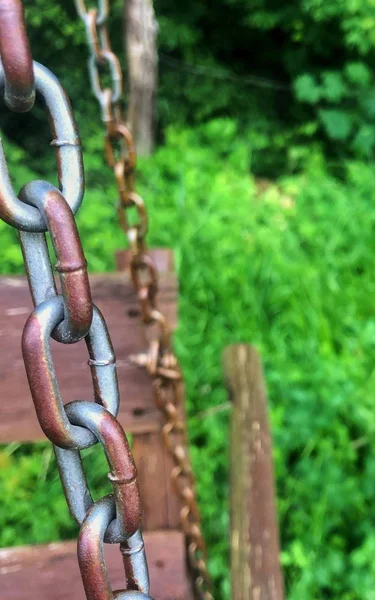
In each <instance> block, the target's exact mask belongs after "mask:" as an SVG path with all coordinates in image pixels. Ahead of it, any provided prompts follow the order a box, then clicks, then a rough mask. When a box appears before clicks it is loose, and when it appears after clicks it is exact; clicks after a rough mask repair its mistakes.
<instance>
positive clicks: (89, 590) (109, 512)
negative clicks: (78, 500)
mask: <svg viewBox="0 0 375 600" xmlns="http://www.w3.org/2000/svg"><path fill="white" fill-rule="evenodd" d="M115 514H116V508H115V502H114V499H113V497H112V496H105V497H104V498H102V499H101V500H99V501H98V502H95V504H94V505H93V506H92V508H91V509H90V510H89V511H88V513H87V516H86V518H85V520H84V521H83V523H82V525H81V529H80V532H79V538H78V561H79V566H80V569H81V576H82V581H83V585H84V588H85V591H86V596H87V598H90V600H113V599H114V598H121V599H123V600H125V599H128V600H132V599H133V598H134V600H136V599H137V600H142V599H144V600H152V599H151V598H150V596H149V595H148V592H149V578H148V569H147V563H146V559H145V554H144V552H142V551H140V552H139V553H138V557H137V561H136V562H137V564H136V570H137V575H136V581H137V591H133V590H132V589H131V588H129V587H128V582H127V589H129V591H125V590H121V591H117V592H113V591H112V588H111V585H110V582H109V577H108V572H107V568H106V564H105V557H104V549H103V546H104V536H105V532H106V531H107V529H108V527H109V525H110V523H111V522H112V521H113V519H114V517H115ZM133 539H134V540H133ZM139 546H143V540H142V535H141V533H140V532H139V531H138V532H136V533H135V535H134V536H132V538H129V540H128V544H127V548H131V549H132V548H134V549H135V550H136V548H137V547H139ZM134 565H135V563H134V561H132V565H131V567H132V568H131V569H130V572H129V573H128V572H127V571H126V569H127V567H128V566H129V565H128V563H127V561H124V567H125V577H126V579H127V580H128V577H129V579H130V578H133V581H134V576H135V575H134V570H133V567H134Z"/></svg>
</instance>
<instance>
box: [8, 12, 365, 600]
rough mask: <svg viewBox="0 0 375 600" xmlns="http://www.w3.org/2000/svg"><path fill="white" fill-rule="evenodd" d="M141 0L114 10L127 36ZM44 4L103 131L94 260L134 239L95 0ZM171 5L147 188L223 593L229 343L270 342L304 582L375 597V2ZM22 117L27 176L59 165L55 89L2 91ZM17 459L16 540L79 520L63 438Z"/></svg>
mask: <svg viewBox="0 0 375 600" xmlns="http://www.w3.org/2000/svg"><path fill="white" fill-rule="evenodd" d="M121 4H122V3H121V2H120V0H115V1H114V2H113V5H114V6H113V16H112V21H111V29H112V35H113V40H114V47H115V49H116V50H117V51H121V49H122V43H123V40H122V29H121V26H119V23H120V22H121V18H122V17H121V11H122V7H121ZM25 6H26V9H27V17H28V23H29V32H30V38H31V43H32V47H33V53H34V57H35V58H36V59H37V60H39V61H41V62H43V63H44V64H46V65H47V66H48V67H49V68H51V69H52V70H53V71H54V72H55V73H56V75H57V76H58V77H59V78H60V79H61V81H62V82H63V83H64V86H65V87H66V89H67V91H68V94H69V96H70V98H71V100H72V104H73V107H74V111H75V115H76V118H77V121H78V125H79V130H80V133H81V136H82V139H83V144H84V151H85V167H86V179H87V192H86V198H85V202H84V204H83V207H82V210H81V211H80V213H79V216H78V224H79V229H80V232H81V235H82V239H83V244H84V248H85V253H86V257H87V259H88V263H89V267H90V269H91V270H92V271H105V270H111V269H113V268H114V260H113V252H114V250H116V249H118V248H120V247H122V246H123V244H124V241H123V237H122V233H121V231H120V230H119V228H118V226H117V222H116V211H115V206H116V202H117V198H116V193H115V189H114V187H113V181H112V177H111V174H110V173H109V171H108V170H107V168H106V167H105V165H104V163H103V157H102V144H103V140H102V133H101V123H100V122H99V118H98V108H97V106H96V103H95V101H94V100H93V98H92V96H91V92H90V90H89V86H88V84H87V75H86V64H85V61H86V59H87V50H86V46H85V38H84V31H83V27H82V25H81V24H80V23H79V22H78V21H77V18H76V16H75V11H74V7H73V2H68V3H67V2H64V3H55V4H53V3H51V2H50V0H35V1H34V2H31V0H27V1H26V2H25ZM155 8H156V12H157V16H158V20H159V25H160V32H159V49H160V86H159V93H158V142H159V147H158V149H157V151H156V152H155V154H154V156H153V157H151V158H150V159H148V160H142V161H140V163H139V173H138V181H139V184H138V187H139V191H140V193H141V194H143V195H144V197H145V198H146V200H147V204H148V205H149V207H150V213H151V219H150V221H151V223H150V227H151V229H150V243H151V245H155V246H169V247H171V248H173V249H174V251H175V256H176V262H177V269H178V275H179V281H180V324H179V330H178V332H177V335H176V339H175V344H176V349H177V352H178V355H179V357H180V358H181V360H182V363H183V366H184V368H185V373H186V378H187V390H188V413H189V425H190V434H191V442H192V445H191V452H192V457H193V461H194V464H195V466H196V468H197V470H198V473H199V477H198V489H199V496H200V501H201V506H202V513H203V518H204V529H205V533H206V535H207V537H208V541H209V545H210V563H211V564H210V567H211V571H212V573H213V575H214V577H215V582H216V585H217V590H218V594H217V597H218V598H220V599H226V598H228V597H229V578H228V473H227V453H228V449H229V442H228V420H229V416H230V415H229V411H228V409H226V393H225V390H224V388H223V384H222V376H221V367H220V357H221V352H222V349H223V347H224V346H225V345H226V344H228V343H233V342H235V341H247V342H251V343H254V344H256V345H257V346H258V347H259V349H260V351H261V353H262V357H263V360H264V363H265V370H266V377H267V382H268V388H269V396H270V407H271V418H272V426H273V432H274V440H275V444H274V445H275V468H276V473H277V484H278V509H279V518H280V526H281V537H282V560H283V567H284V572H285V577H286V584H287V590H288V598H289V599H290V600H300V599H303V600H323V599H324V600H327V599H331V598H332V599H333V598H334V599H340V600H375V593H374V581H375V567H374V563H373V560H372V558H373V554H374V551H375V533H374V531H375V528H374V525H375V513H374V510H373V506H374V500H375V498H374V496H375V487H374V485H373V483H372V475H373V474H374V473H375V452H374V450H373V448H374V437H375V421H374V418H373V413H374V403H375V395H374V389H375V388H374V383H375V382H374V373H373V365H374V359H375V344H374V339H375V317H374V310H373V297H374V292H375V278H374V269H373V262H374V258H373V257H374V253H375V241H374V236H373V231H374V227H375V210H374V208H373V207H374V201H375V191H374V190H375V173H374V171H373V168H372V164H371V161H372V159H373V153H374V147H375V87H374V75H373V72H374V66H375V64H374V62H375V60H374V59H375V52H374V51H375V12H374V8H375V7H374V2H373V0H332V1H331V2H323V1H322V0H295V1H294V2H287V3H280V2H276V0H251V1H250V0H216V1H215V2H214V1H213V0H206V2H204V3H203V2H193V3H190V4H188V5H187V4H183V3H177V2H175V1H172V0H155ZM197 65H198V67H199V68H198V67H197ZM0 125H1V127H2V130H3V132H4V134H5V138H4V143H5V150H6V155H7V158H8V161H9V170H10V173H11V175H12V178H13V180H14V182H15V187H16V188H17V189H18V188H20V187H21V186H22V184H23V183H25V182H26V181H29V180H31V179H33V178H36V177H46V178H48V179H49V180H50V181H53V182H56V176H55V174H54V172H55V168H54V157H53V153H52V152H51V150H50V148H49V145H48V144H49V141H50V132H49V125H48V123H47V120H46V117H45V113H44V110H43V108H42V107H41V106H39V105H38V106H36V108H35V109H34V110H33V112H32V114H31V115H21V116H19V115H17V116H15V115H12V114H11V113H10V112H9V111H1V115H0ZM265 177H267V178H272V180H273V182H270V181H269V180H266V181H265V180H264V179H259V178H265ZM0 234H1V237H2V247H1V249H2V269H1V271H2V272H3V273H19V272H22V259H21V254H20V251H19V247H18V242H17V235H16V232H15V231H14V230H12V229H11V228H9V227H7V226H5V225H4V224H1V223H0ZM123 401H125V402H126V398H124V399H123ZM218 409H221V410H218ZM222 409H224V410H222ZM85 461H86V462H87V470H88V473H89V474H90V482H91V484H92V486H93V489H94V490H95V494H94V496H99V495H100V494H102V493H103V492H104V490H105V489H108V482H106V478H105V473H106V467H105V463H104V458H103V456H102V455H101V454H100V452H98V451H97V450H91V451H89V452H88V453H87V456H86V457H85ZM0 467H1V471H0V491H1V494H0V531H1V533H0V545H4V546H6V545H14V544H21V543H36V542H47V541H53V540H56V539H65V538H69V537H72V536H74V535H75V534H76V528H75V526H74V525H73V524H72V522H71V519H70V517H69V515H68V512H67V508H66V505H65V501H64V499H63V496H62V493H61V486H60V483H59V481H58V476H57V474H56V470H55V465H54V459H53V455H52V453H51V449H50V447H49V446H47V445H45V444H38V445H22V446H20V445H17V444H12V445H9V446H7V447H3V448H1V449H0Z"/></svg>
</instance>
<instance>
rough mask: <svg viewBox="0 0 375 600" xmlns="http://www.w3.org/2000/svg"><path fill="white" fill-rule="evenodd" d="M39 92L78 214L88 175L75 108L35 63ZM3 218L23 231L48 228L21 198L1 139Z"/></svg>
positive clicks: (1, 77) (64, 185)
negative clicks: (76, 122)
mask: <svg viewBox="0 0 375 600" xmlns="http://www.w3.org/2000/svg"><path fill="white" fill-rule="evenodd" d="M34 73H35V82H36V89H37V91H38V92H39V94H40V96H41V97H42V99H43V101H44V104H45V106H46V109H47V113H48V117H49V122H50V124H51V129H52V135H53V139H52V142H51V146H53V147H54V148H55V149H56V165H57V175H58V180H59V184H60V191H61V193H62V194H63V196H64V198H65V200H66V201H67V203H68V204H69V206H70V208H71V209H72V211H73V213H74V214H75V213H76V212H77V211H78V209H79V207H80V206H81V203H82V198H83V192H84V175H83V162H82V151H81V142H80V139H79V137H78V133H77V128H76V125H75V122H74V118H73V114H72V108H71V106H70V102H69V99H68V97H67V95H66V94H65V91H64V89H63V88H62V86H61V85H60V83H59V81H58V80H57V79H56V77H55V76H54V75H53V74H52V73H51V71H49V70H48V69H46V67H44V66H42V65H40V64H38V63H34ZM4 85H5V73H4V70H3V68H2V67H1V65H0V91H1V90H2V89H3V88H4ZM0 219H2V220H3V221H5V222H6V223H8V224H9V225H12V226H13V227H16V228H17V229H19V230H21V231H32V232H41V231H46V230H47V226H46V224H45V221H44V219H43V216H42V215H41V214H40V212H39V210H38V209H37V208H35V207H34V206H29V205H28V204H25V203H24V202H22V201H21V200H19V199H18V197H17V195H16V194H15V192H14V190H13V187H12V183H11V180H10V178H9V173H8V168H7V164H6V158H5V155H4V150H3V146H2V144H1V140H0Z"/></svg>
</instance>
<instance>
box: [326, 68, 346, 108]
mask: <svg viewBox="0 0 375 600" xmlns="http://www.w3.org/2000/svg"><path fill="white" fill-rule="evenodd" d="M322 82H323V87H322V97H323V98H325V99H326V100H329V101H330V102H340V100H342V98H344V97H345V96H346V95H347V93H348V90H347V87H346V85H345V82H344V79H343V77H342V75H341V73H339V72H337V71H327V72H325V73H323V74H322Z"/></svg>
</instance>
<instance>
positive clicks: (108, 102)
mask: <svg viewBox="0 0 375 600" xmlns="http://www.w3.org/2000/svg"><path fill="white" fill-rule="evenodd" d="M75 3H76V7H77V11H78V13H79V15H80V16H81V18H82V19H83V21H84V23H85V25H86V33H87V41H88V45H89V49H90V58H89V73H90V79H91V85H92V90H93V93H94V94H95V96H96V97H97V99H98V101H99V104H100V107H101V117H102V120H103V122H104V124H105V127H106V130H105V144H104V148H105V157H106V161H107V164H108V166H109V167H110V168H111V169H113V173H114V176H115V180H116V184H117V193H118V199H119V203H118V213H119V222H120V226H121V227H122V229H123V231H124V233H125V235H126V236H127V239H128V242H129V246H130V249H131V253H132V256H131V263H130V272H131V277H132V280H133V284H134V288H135V290H136V292H137V297H138V301H139V307H140V312H141V318H142V321H143V323H144V326H145V331H146V337H148V338H149V345H148V350H147V352H146V353H145V354H141V355H137V356H134V357H132V360H133V361H134V362H135V363H136V364H138V365H139V366H141V367H144V368H146V369H147V371H148V373H149V374H150V376H151V378H152V382H153V389H154V392H155V394H154V396H155V402H156V405H157V407H158V408H159V410H160V411H161V413H162V414H163V416H164V419H165V424H164V426H163V428H162V436H163V440H164V444H165V447H166V448H167V450H168V452H169V453H170V455H171V456H172V458H173V461H174V464H175V468H174V469H173V471H172V474H171V477H172V481H173V484H174V488H175V491H176V493H177V495H178V497H179V499H180V502H181V506H182V508H181V512H180V514H181V525H182V529H183V531H184V533H185V536H186V539H187V544H188V557H189V561H190V566H191V569H192V572H193V576H194V583H195V591H196V594H197V597H199V598H200V599H201V600H213V595H212V592H211V590H212V584H211V581H210V577H209V574H208V569H207V559H206V545H205V542H204V538H203V534H202V530H201V525H200V523H201V519H200V513H199V508H198V505H197V501H196V492H195V483H194V476H193V471H192V466H191V462H190V459H189V454H188V446H187V432H186V425H185V423H184V421H183V420H182V419H181V417H180V414H181V407H182V402H183V380H182V374H181V368H180V365H179V363H178V360H177V357H176V356H175V354H174V352H173V349H172V346H171V337H170V330H169V325H168V322H167V319H166V317H165V316H164V315H163V314H162V313H161V312H160V311H159V310H158V308H157V292H158V273H157V269H156V266H155V265H154V263H153V262H152V260H151V258H150V256H149V255H148V254H147V247H146V235H147V221H148V217H147V209H146V206H145V203H144V201H143V200H142V198H141V197H140V196H139V195H138V194H137V193H136V191H135V180H134V171H135V166H136V155H135V145H134V139H133V135H132V133H131V131H130V129H129V128H128V127H127V126H126V125H125V122H124V119H123V115H122V107H121V103H120V97H121V93H119V92H120V91H122V79H121V77H120V76H119V74H118V65H119V61H118V59H117V57H115V55H114V54H113V52H112V49H111V46H110V40H109V34H108V28H107V20H108V16H109V2H106V3H105V7H106V10H105V11H103V6H102V3H101V4H100V6H99V8H98V9H91V10H87V9H83V8H84V7H83V3H82V1H81V0H75ZM109 56H110V57H111V58H110V60H109V58H108V57H109ZM105 62H107V63H108V64H109V65H110V67H111V72H112V73H113V78H112V87H110V88H106V89H103V88H102V87H101V85H100V82H99V77H98V75H97V70H98V68H99V67H100V65H102V64H104V63H105ZM115 65H116V67H115ZM134 210H135V212H136V214H137V217H138V220H137V221H136V222H135V223H133V222H132V220H131V218H130V213H131V211H134Z"/></svg>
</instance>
